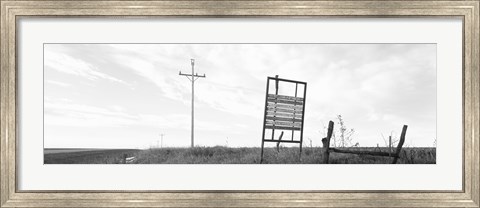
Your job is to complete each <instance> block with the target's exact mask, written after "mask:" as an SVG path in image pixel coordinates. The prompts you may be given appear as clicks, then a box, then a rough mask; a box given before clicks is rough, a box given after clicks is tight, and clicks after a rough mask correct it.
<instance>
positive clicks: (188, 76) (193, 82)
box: [179, 59, 205, 147]
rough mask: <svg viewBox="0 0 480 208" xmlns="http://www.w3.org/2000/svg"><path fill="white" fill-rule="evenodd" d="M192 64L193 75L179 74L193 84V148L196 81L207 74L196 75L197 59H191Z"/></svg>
mask: <svg viewBox="0 0 480 208" xmlns="http://www.w3.org/2000/svg"><path fill="white" fill-rule="evenodd" d="M190 62H191V64H192V74H183V73H182V72H181V71H180V72H179V75H180V76H185V77H187V78H188V80H190V82H192V132H191V135H192V144H191V146H192V147H193V146H194V142H193V141H194V139H193V138H194V133H193V128H194V109H195V108H194V105H195V104H194V102H193V100H194V98H195V81H197V79H198V78H205V74H203V75H198V74H197V73H195V72H194V71H195V68H194V66H195V59H190Z"/></svg>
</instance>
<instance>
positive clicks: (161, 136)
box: [160, 133, 165, 148]
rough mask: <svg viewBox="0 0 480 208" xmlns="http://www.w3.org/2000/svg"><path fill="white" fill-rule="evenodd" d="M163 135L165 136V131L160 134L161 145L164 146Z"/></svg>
mask: <svg viewBox="0 0 480 208" xmlns="http://www.w3.org/2000/svg"><path fill="white" fill-rule="evenodd" d="M163 136H165V134H164V133H161V134H160V138H161V141H160V147H161V148H163Z"/></svg>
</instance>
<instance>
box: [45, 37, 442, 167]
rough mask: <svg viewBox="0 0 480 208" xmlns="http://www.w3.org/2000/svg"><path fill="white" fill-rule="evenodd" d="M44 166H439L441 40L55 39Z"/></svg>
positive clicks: (49, 51) (48, 67)
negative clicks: (230, 41)
mask: <svg viewBox="0 0 480 208" xmlns="http://www.w3.org/2000/svg"><path fill="white" fill-rule="evenodd" d="M43 55H44V56H43V70H44V77H43V81H44V85H43V93H44V94H43V120H44V126H43V130H44V135H43V136H44V141H43V148H44V149H43V156H44V158H43V161H44V164H131V165H133V164H258V165H262V164H318V165H322V164H397V165H401V164H436V147H437V134H436V132H437V125H436V121H437V97H436V96H437V74H436V72H437V71H436V69H437V65H436V62H437V60H436V59H437V45H436V44H430V43H424V44H421V43H371V44H367V43H362V44H359V43H336V44H333V43H328V44H326V43H278V44H277V43H268V44H267V43H142V44H133V43H90V44H89V43H46V44H44V45H43Z"/></svg>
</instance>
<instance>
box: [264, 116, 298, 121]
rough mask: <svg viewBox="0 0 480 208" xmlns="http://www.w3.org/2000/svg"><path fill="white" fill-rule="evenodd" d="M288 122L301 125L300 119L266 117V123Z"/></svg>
mask: <svg viewBox="0 0 480 208" xmlns="http://www.w3.org/2000/svg"><path fill="white" fill-rule="evenodd" d="M269 120H270V121H290V122H295V123H297V122H298V123H302V119H294V118H283V117H273V116H267V121H269Z"/></svg>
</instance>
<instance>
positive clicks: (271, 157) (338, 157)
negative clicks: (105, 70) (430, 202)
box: [44, 146, 436, 164]
mask: <svg viewBox="0 0 480 208" xmlns="http://www.w3.org/2000/svg"><path fill="white" fill-rule="evenodd" d="M345 149H349V150H362V151H382V152H387V151H388V149H387V148H371V147H351V148H345ZM260 150H261V149H260V148H247V147H245V148H228V147H222V146H216V147H195V148H156V149H147V150H92V151H73V152H60V153H46V154H45V155H44V156H45V164H72V163H75V164H118V163H123V158H124V155H125V154H126V155H127V157H134V160H133V161H132V162H131V163H135V164H258V163H259V162H260ZM51 151H53V150H51ZM322 161H323V148H320V147H304V148H303V152H302V157H301V160H299V148H294V147H288V148H286V147H283V148H280V151H279V152H277V151H276V149H275V148H265V151H264V162H263V163H265V164H321V163H323V162H322ZM391 161H392V158H391V157H378V156H369V155H356V154H343V153H330V163H332V164H389V163H391ZM397 163H399V164H435V163H436V150H435V148H403V150H402V152H401V154H400V159H399V160H398V162H397Z"/></svg>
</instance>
